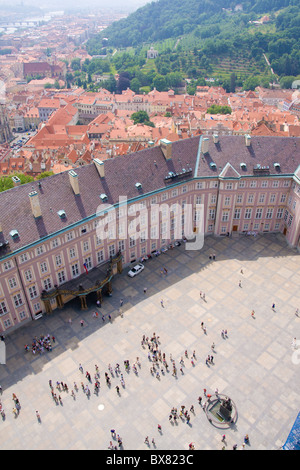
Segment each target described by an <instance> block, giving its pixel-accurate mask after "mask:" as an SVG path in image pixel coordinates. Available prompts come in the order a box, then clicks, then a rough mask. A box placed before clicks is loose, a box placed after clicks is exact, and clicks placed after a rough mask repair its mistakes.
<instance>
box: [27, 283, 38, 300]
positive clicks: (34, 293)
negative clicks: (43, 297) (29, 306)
mask: <svg viewBox="0 0 300 470" xmlns="http://www.w3.org/2000/svg"><path fill="white" fill-rule="evenodd" d="M28 292H29V296H30V298H31V299H35V297H37V296H38V294H37V290H36V287H35V286H31V287H29V289H28Z"/></svg>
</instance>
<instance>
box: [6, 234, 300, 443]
mask: <svg viewBox="0 0 300 470" xmlns="http://www.w3.org/2000/svg"><path fill="white" fill-rule="evenodd" d="M213 253H214V254H215V255H216V260H215V261H213V260H210V259H209V255H210V254H213ZM299 260H300V257H299V253H297V251H296V250H293V249H291V248H289V247H288V246H287V245H286V242H285V240H284V237H283V236H281V235H274V234H266V235H264V236H257V237H255V238H253V237H242V236H241V237H240V238H227V237H226V238H214V237H208V238H206V239H205V244H204V247H203V249H202V250H201V251H197V252H195V251H188V250H186V249H185V245H184V244H183V245H181V246H180V247H177V248H174V249H173V250H169V251H168V252H166V253H165V254H163V255H160V256H159V257H157V258H154V259H152V260H148V261H147V262H146V263H145V269H144V271H143V272H142V273H141V274H139V275H138V276H137V277H136V278H133V279H131V278H129V277H128V276H127V271H128V269H124V271H123V273H122V274H121V275H117V276H116V277H115V278H114V281H113V295H112V297H105V298H104V300H103V304H102V307H101V309H100V310H101V313H100V316H99V317H98V318H95V317H94V316H93V311H95V308H96V298H95V297H93V295H90V296H89V297H88V299H87V301H88V306H89V309H88V310H87V311H84V312H83V311H81V310H80V302H79V300H78V299H74V300H73V301H72V302H70V303H68V304H67V305H66V306H65V308H64V309H63V310H56V311H54V312H53V314H52V315H50V316H47V317H43V318H41V319H40V320H37V321H35V322H31V323H28V324H27V325H24V327H22V328H20V329H19V330H16V331H14V332H12V333H11V334H10V335H8V336H7V338H6V341H5V342H6V355H7V363H6V365H2V366H0V384H1V386H2V388H3V394H2V397H1V401H2V404H3V407H4V409H5V411H6V419H5V420H1V419H0V430H1V448H2V449H50V450H56V449H58V450H60V449H68V450H87V449H107V447H108V446H109V443H110V441H111V440H112V439H111V433H110V430H111V429H112V428H114V429H115V430H116V433H117V434H119V435H120V436H121V437H122V439H123V446H124V449H125V450H139V449H152V450H153V449H156V450H159V449H163V450H183V449H188V445H189V443H191V442H193V444H194V446H195V449H196V450H200V449H201V450H206V449H207V450H209V449H221V448H222V447H223V446H224V445H225V448H226V449H232V446H233V445H234V444H237V445H238V448H240V446H241V444H242V442H243V438H244V435H245V434H246V433H247V434H249V437H250V444H249V445H247V446H246V447H245V449H249V450H256V449H259V450H273V449H279V448H280V447H281V446H282V445H283V443H284V442H285V440H286V438H287V436H288V433H289V431H290V429H291V427H292V425H293V422H294V420H295V418H296V416H297V413H298V411H299V409H300V406H299V390H300V373H299V370H300V369H299V367H300V358H299V360H295V354H296V353H295V350H294V349H293V348H292V341H293V338H295V337H296V338H297V340H299V339H300V317H297V316H296V315H295V311H296V308H300V289H299V286H300V262H299ZM164 267H165V268H166V269H167V271H168V274H167V275H166V274H161V269H162V268H164ZM241 269H242V270H243V274H242V273H241ZM240 280H241V287H240V286H239V281H240ZM145 287H147V292H146V293H144V288H145ZM200 291H202V292H204V293H205V300H203V299H201V298H200ZM121 298H122V299H124V305H123V307H122V311H123V315H122V316H121V315H120V299H121ZM161 300H163V305H164V306H163V307H162V306H161ZM273 303H275V310H273V309H272V308H271V307H272V304H273ZM252 310H254V311H255V316H254V317H252V316H251V311H252ZM102 314H104V315H105V317H106V320H105V322H103V321H102V319H101V315H102ZM108 315H111V317H112V321H111V322H109V320H108ZM69 319H71V320H72V322H71V323H70V322H69ZM82 319H83V320H84V326H83V327H82V326H81V325H80V321H81V320H82ZM201 322H203V323H204V325H205V327H206V329H207V331H206V334H205V333H204V331H203V329H202V327H201ZM223 329H227V331H228V337H227V338H225V339H224V338H222V336H221V331H222V330H223ZM153 332H155V333H156V335H157V336H159V341H160V349H161V351H162V352H165V354H166V359H167V361H168V363H169V372H168V373H165V375H162V374H160V379H158V378H156V377H155V376H152V375H151V373H150V367H151V363H150V362H149V360H148V357H147V354H148V348H143V347H142V345H141V340H142V336H143V335H146V336H148V337H151V336H152V334H153ZM42 334H44V335H46V334H50V335H51V336H52V335H54V336H55V338H56V341H55V343H54V344H53V350H52V352H45V353H44V354H43V355H36V356H34V355H33V354H32V353H31V352H25V351H24V345H25V344H27V343H29V344H30V343H31V340H32V338H34V337H35V336H36V337H39V336H41V335H42ZM213 342H214V343H215V352H214V353H212V352H211V344H212V343H213ZM185 350H187V351H188V354H189V356H190V355H191V353H192V352H193V351H194V350H195V352H196V360H195V361H194V365H192V364H191V361H190V359H186V358H184V360H185V364H184V367H183V373H181V372H180V370H179V369H180V364H179V361H180V358H181V357H182V356H184V352H185ZM170 354H172V357H173V359H174V360H175V362H176V366H177V371H178V373H177V378H176V377H174V376H173V375H172V367H171V365H170V360H169V357H170ZM208 354H213V355H214V364H213V365H212V364H211V365H206V363H205V360H206V357H207V355H208ZM299 355H300V350H299ZM137 357H139V360H140V363H141V367H140V368H138V374H135V373H134V371H133V370H132V369H131V370H130V372H126V371H125V368H124V362H123V361H124V360H129V361H130V363H131V364H133V363H134V362H135V361H136V358H137ZM296 359H297V357H296ZM80 363H81V364H82V366H83V368H84V371H88V372H90V374H91V376H92V378H93V377H94V373H95V365H96V364H97V365H98V367H99V370H100V383H101V390H100V392H99V394H98V396H97V395H95V394H94V393H93V386H92V385H91V386H90V390H91V395H90V397H89V398H88V397H87V396H86V395H85V394H84V392H83V391H82V389H81V386H80V383H81V382H82V381H83V383H84V384H85V385H87V384H88V381H87V379H86V377H85V375H84V374H81V372H80V371H79V369H78V367H79V364H80ZM116 363H119V364H120V367H121V372H122V373H123V376H124V380H125V388H123V387H122V386H121V384H120V377H119V378H117V377H116V376H115V377H113V378H112V379H111V387H110V388H109V387H108V386H107V385H106V382H105V377H104V373H105V372H108V365H109V364H111V365H112V367H114V366H115V364H116ZM49 379H51V380H52V382H53V384H55V383H56V381H63V382H64V383H66V384H67V385H68V387H69V392H66V391H62V392H60V393H59V392H57V394H60V395H61V398H62V404H55V402H54V401H53V399H52V397H51V393H50V388H49V384H48V381H49ZM74 381H75V382H76V383H77V384H78V387H79V390H78V392H76V393H75V399H74V398H73V397H72V396H71V390H72V389H73V383H74ZM116 385H119V386H120V396H118V394H117V392H116V389H115V387H116ZM204 388H206V389H207V391H208V392H210V393H214V391H215V389H216V388H218V390H219V393H222V394H225V395H228V396H230V397H231V398H232V400H233V401H234V403H235V405H236V407H237V411H238V419H237V423H236V425H235V426H232V427H231V428H229V429H226V430H225V431H224V430H223V429H222V428H221V427H217V426H216V425H213V424H211V423H209V421H208V420H207V417H206V415H205V413H204V412H203V410H202V408H201V407H200V406H199V404H198V401H197V398H198V396H199V395H201V396H202V397H203V398H204V396H203V389H204ZM12 393H15V394H16V395H17V397H18V398H19V400H20V404H21V410H20V413H19V415H18V416H17V417H14V414H13V412H12V409H13V401H12ZM192 404H193V405H194V407H195V413H194V414H193V413H190V415H191V421H190V423H189V424H187V423H186V422H185V421H183V420H181V419H179V420H178V421H179V422H178V424H174V423H171V422H169V413H170V410H171V408H172V407H176V408H177V409H178V410H180V407H181V405H185V406H186V407H187V408H189V407H190V406H191V405H192ZM36 410H38V411H39V413H40V416H41V422H40V423H39V422H38V420H37V418H36V415H35V411H36ZM158 424H160V425H161V426H162V432H161V433H159V432H158V428H157V425H158ZM224 433H225V435H226V441H225V443H223V442H221V438H222V435H223V434H224ZM146 436H149V441H150V444H149V446H147V445H146V444H145V443H144V439H145V437H146ZM152 438H154V439H155V446H154V445H153V444H152V442H151V441H152ZM113 443H114V444H117V442H116V441H114V440H113Z"/></svg>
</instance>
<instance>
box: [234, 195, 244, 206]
mask: <svg viewBox="0 0 300 470" xmlns="http://www.w3.org/2000/svg"><path fill="white" fill-rule="evenodd" d="M236 202H237V204H241V203H242V202H243V195H242V194H238V195H237V197H236Z"/></svg>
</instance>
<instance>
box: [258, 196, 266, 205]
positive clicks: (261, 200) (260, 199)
mask: <svg viewBox="0 0 300 470" xmlns="http://www.w3.org/2000/svg"><path fill="white" fill-rule="evenodd" d="M265 196H266V195H265V194H261V195H260V196H259V200H258V202H259V203H260V204H263V203H264V202H265Z"/></svg>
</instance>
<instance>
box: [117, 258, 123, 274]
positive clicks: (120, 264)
mask: <svg viewBox="0 0 300 470" xmlns="http://www.w3.org/2000/svg"><path fill="white" fill-rule="evenodd" d="M117 270H118V273H119V274H121V272H122V271H123V263H122V255H121V256H120V259H119V260H118V261H117Z"/></svg>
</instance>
